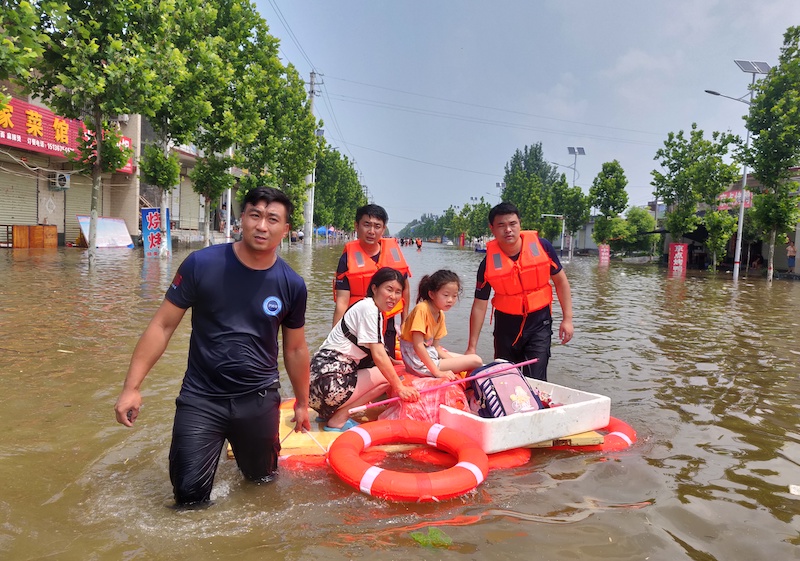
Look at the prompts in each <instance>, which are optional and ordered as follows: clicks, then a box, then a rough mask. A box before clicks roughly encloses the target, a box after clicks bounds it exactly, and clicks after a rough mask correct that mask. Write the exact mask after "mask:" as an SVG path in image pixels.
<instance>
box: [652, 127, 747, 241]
mask: <svg viewBox="0 0 800 561" xmlns="http://www.w3.org/2000/svg"><path fill="white" fill-rule="evenodd" d="M734 140H735V137H734V136H732V135H730V134H724V133H719V132H714V133H712V135H711V139H705V138H704V136H703V131H702V130H701V129H698V128H697V123H692V130H691V131H690V132H689V138H686V137H685V136H684V133H683V131H682V130H681V131H679V132H678V134H674V133H669V135H668V136H667V140H665V141H664V147H663V148H660V149H659V150H658V151H657V152H656V155H655V158H654V159H656V160H659V164H660V165H661V167H662V168H663V170H664V171H663V172H661V171H658V170H653V171H652V172H651V174H652V176H653V182H652V184H653V186H654V187H655V194H656V197H658V198H660V199H662V200H663V201H664V202H665V203H666V205H667V209H668V210H667V216H666V221H665V226H666V229H667V230H668V231H669V232H670V234H671V235H672V239H673V241H675V242H678V241H680V239H681V238H682V237H683V235H684V234H685V233H687V232H692V231H694V230H695V229H697V226H698V225H699V224H700V223H701V222H702V220H701V219H699V218H698V217H697V216H696V213H697V204H698V203H699V202H705V203H706V204H708V205H716V203H717V201H716V198H717V195H719V194H720V193H722V192H723V191H725V189H726V188H727V187H728V186H729V185H730V184H731V183H732V182H733V180H734V179H735V178H736V174H737V166H736V165H735V164H726V163H725V162H724V161H723V158H724V156H725V155H726V154H727V153H728V146H729V145H730V144H731V143H732V142H734Z"/></svg>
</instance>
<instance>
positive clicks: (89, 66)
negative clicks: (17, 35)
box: [27, 0, 172, 128]
mask: <svg viewBox="0 0 800 561" xmlns="http://www.w3.org/2000/svg"><path fill="white" fill-rule="evenodd" d="M36 6H37V10H38V15H39V22H38V25H37V30H38V31H39V32H40V33H46V34H47V35H49V37H50V43H49V46H48V48H47V49H46V50H45V51H44V53H43V56H42V57H41V58H39V59H38V60H37V61H36V64H35V66H34V69H35V72H33V73H32V74H31V80H30V81H29V82H28V83H27V85H28V86H29V87H30V89H31V90H32V91H33V92H35V93H36V94H37V95H38V96H39V97H41V99H42V101H43V102H44V103H46V104H47V105H48V106H49V107H51V108H53V110H54V111H55V112H56V113H59V114H60V115H64V116H66V117H71V118H75V119H79V118H82V117H84V116H85V115H87V114H88V115H90V116H91V117H92V118H93V119H94V120H95V122H96V124H97V125H98V127H97V128H99V122H100V121H102V120H103V119H105V118H106V117H109V116H113V115H117V114H119V113H141V114H144V115H147V116H152V115H153V114H154V111H155V110H156V109H157V108H158V107H160V106H161V105H162V104H163V103H164V101H166V100H167V99H168V98H169V96H170V95H171V94H172V91H171V88H170V87H168V86H165V85H164V84H163V83H161V82H160V81H159V77H160V74H159V67H160V65H162V64H163V63H164V48H165V46H166V45H167V44H166V43H165V42H164V38H163V36H159V32H160V31H161V30H163V27H162V25H161V22H162V21H163V18H164V17H165V16H166V15H167V13H168V11H169V10H171V9H172V6H171V3H169V2H166V1H164V2H145V3H140V2H138V1H137V0H113V1H112V0H65V1H64V2H63V3H60V2H50V1H43V2H39V3H37V4H36ZM131 22H140V23H141V24H139V25H131Z"/></svg>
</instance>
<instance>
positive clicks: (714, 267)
mask: <svg viewBox="0 0 800 561" xmlns="http://www.w3.org/2000/svg"><path fill="white" fill-rule="evenodd" d="M713 255H714V260H713V264H712V265H711V267H712V269H711V270H712V271H713V272H715V273H716V272H717V252H716V251H715V252H714V253H713Z"/></svg>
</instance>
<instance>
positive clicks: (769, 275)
mask: <svg viewBox="0 0 800 561" xmlns="http://www.w3.org/2000/svg"><path fill="white" fill-rule="evenodd" d="M777 233H778V229H777V228H773V229H772V231H770V233H769V260H768V261H767V282H772V273H773V272H774V270H775V267H774V259H775V237H776V235H777Z"/></svg>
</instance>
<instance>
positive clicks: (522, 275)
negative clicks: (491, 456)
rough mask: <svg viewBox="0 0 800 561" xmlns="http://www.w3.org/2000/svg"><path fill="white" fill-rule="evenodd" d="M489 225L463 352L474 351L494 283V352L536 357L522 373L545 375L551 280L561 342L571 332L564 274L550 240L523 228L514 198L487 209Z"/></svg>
mask: <svg viewBox="0 0 800 561" xmlns="http://www.w3.org/2000/svg"><path fill="white" fill-rule="evenodd" d="M489 229H490V230H491V231H492V234H494V237H495V239H494V240H492V241H490V242H489V243H487V244H486V257H485V258H484V260H483V261H482V262H481V264H480V266H479V267H478V279H477V285H476V287H475V299H474V300H473V302H472V311H471V313H470V321H469V343H468V346H467V351H466V352H467V354H474V353H475V350H476V347H477V346H478V338H479V337H480V334H481V328H482V327H483V322H484V319H485V317H486V308H487V307H488V302H489V296H490V294H491V291H492V289H494V293H495V295H494V298H493V299H492V306H493V307H494V322H495V327H494V357H495V358H502V359H506V360H509V361H511V362H521V361H525V360H529V359H532V358H538V359H539V361H538V362H536V363H534V364H531V365H528V366H526V367H524V369H523V374H525V375H526V376H528V377H531V378H535V379H537V380H547V363H548V361H549V359H550V342H551V339H552V336H553V328H552V321H553V319H552V316H551V313H550V312H551V307H552V303H553V289H552V287H551V286H550V281H551V280H552V281H553V285H554V286H555V288H556V294H557V295H558V302H559V304H561V316H562V317H561V325H560V326H559V329H558V336H559V339H560V340H561V343H562V344H566V343H568V342H569V340H570V339H572V334H573V327H572V296H571V293H570V288H569V281H568V280H567V275H566V273H565V272H564V270H563V269H562V267H561V262H560V261H559V260H558V255H556V252H555V249H553V246H552V244H551V243H550V242H548V241H547V240H545V239H542V238H539V236H538V235H537V233H536V232H532V231H522V230H521V225H520V216H519V210H518V209H517V207H516V206H514V205H513V204H511V203H506V202H504V203H500V204H499V205H497V206H495V207H494V208H492V210H491V211H489Z"/></svg>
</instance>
